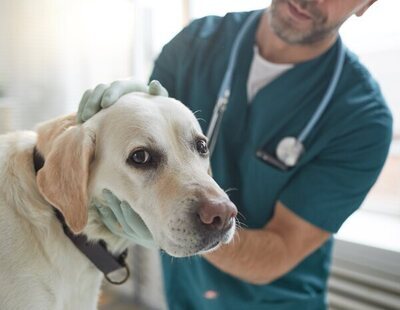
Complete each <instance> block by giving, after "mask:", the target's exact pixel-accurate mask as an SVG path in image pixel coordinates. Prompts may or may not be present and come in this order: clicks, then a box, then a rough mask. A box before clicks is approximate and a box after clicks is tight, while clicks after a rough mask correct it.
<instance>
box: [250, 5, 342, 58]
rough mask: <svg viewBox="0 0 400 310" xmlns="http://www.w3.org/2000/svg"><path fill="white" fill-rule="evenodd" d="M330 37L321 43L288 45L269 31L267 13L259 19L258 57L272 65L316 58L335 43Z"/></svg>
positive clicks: (257, 35) (333, 37)
mask: <svg viewBox="0 0 400 310" xmlns="http://www.w3.org/2000/svg"><path fill="white" fill-rule="evenodd" d="M336 38H337V35H332V36H330V37H328V38H326V39H324V40H322V41H319V42H317V43H314V44H309V45H300V44H288V43H286V42H284V41H282V40H281V39H280V38H279V37H278V36H277V35H276V34H275V33H274V32H273V30H272V29H271V26H270V24H269V22H268V11H265V12H264V14H263V16H262V17H261V21H260V23H259V26H258V29H257V33H256V43H257V46H258V48H259V51H260V55H261V56H262V57H263V58H265V59H267V60H268V61H270V62H273V63H286V64H295V63H300V62H304V61H307V60H310V59H313V58H316V57H318V56H319V55H321V54H323V53H324V52H325V51H327V50H328V49H329V48H330V47H331V46H332V45H333V44H334V43H335V41H336Z"/></svg>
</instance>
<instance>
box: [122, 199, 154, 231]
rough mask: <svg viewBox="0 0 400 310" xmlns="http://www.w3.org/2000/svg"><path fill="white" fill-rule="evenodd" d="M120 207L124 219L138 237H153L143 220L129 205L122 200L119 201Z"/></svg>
mask: <svg viewBox="0 0 400 310" xmlns="http://www.w3.org/2000/svg"><path fill="white" fill-rule="evenodd" d="M121 209H122V213H123V215H124V218H125V219H126V223H127V224H128V225H129V226H130V227H131V230H133V231H134V232H135V233H136V234H137V236H138V237H139V238H143V239H153V236H152V234H151V232H150V230H149V229H148V228H147V226H146V224H145V223H144V222H143V219H142V218H141V217H140V216H139V214H137V213H136V212H135V211H134V210H133V209H132V208H131V206H130V205H129V204H128V203H127V202H125V201H123V202H121Z"/></svg>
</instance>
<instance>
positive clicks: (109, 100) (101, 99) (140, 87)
mask: <svg viewBox="0 0 400 310" xmlns="http://www.w3.org/2000/svg"><path fill="white" fill-rule="evenodd" d="M131 92H144V93H148V94H150V95H154V96H164V97H168V92H167V90H166V89H165V88H164V87H162V85H161V84H160V82H158V81H155V80H154V81H151V82H150V84H149V85H148V86H147V85H145V84H143V83H139V82H135V81H132V80H125V81H115V82H113V83H111V84H110V85H106V84H99V85H97V86H96V87H95V88H94V89H93V90H92V89H88V90H87V91H85V93H84V94H83V97H82V99H81V102H80V104H79V108H78V113H77V115H76V117H77V121H78V123H83V122H85V121H87V120H88V119H89V118H91V117H92V116H93V115H95V114H96V113H97V112H99V111H100V110H101V109H105V108H108V107H109V106H111V105H113V104H114V103H115V102H117V100H118V99H119V98H121V97H122V96H123V95H125V94H128V93H131Z"/></svg>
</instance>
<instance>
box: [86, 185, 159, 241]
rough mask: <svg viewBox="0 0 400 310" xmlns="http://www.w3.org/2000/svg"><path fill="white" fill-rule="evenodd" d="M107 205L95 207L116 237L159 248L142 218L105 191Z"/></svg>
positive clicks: (104, 196)
mask: <svg viewBox="0 0 400 310" xmlns="http://www.w3.org/2000/svg"><path fill="white" fill-rule="evenodd" d="M103 198H104V200H105V202H106V203H105V204H104V205H103V204H100V203H98V202H96V203H93V206H94V207H95V209H96V210H97V211H98V213H99V216H100V218H101V220H102V222H103V223H104V225H105V226H106V227H107V228H108V229H109V230H110V231H111V232H112V233H113V234H114V235H116V236H119V237H121V238H125V239H127V240H129V241H132V242H134V243H137V244H139V245H142V246H144V247H146V248H158V246H157V245H156V243H155V242H154V239H153V236H152V234H151V232H150V230H149V229H148V228H147V226H146V224H145V223H144V222H143V220H142V218H141V217H140V216H139V215H138V214H137V213H136V212H135V211H134V210H133V209H132V208H131V206H130V205H129V204H128V203H127V202H125V201H121V200H119V199H118V198H117V197H116V196H115V195H114V194H113V193H112V192H111V191H109V190H107V189H104V190H103Z"/></svg>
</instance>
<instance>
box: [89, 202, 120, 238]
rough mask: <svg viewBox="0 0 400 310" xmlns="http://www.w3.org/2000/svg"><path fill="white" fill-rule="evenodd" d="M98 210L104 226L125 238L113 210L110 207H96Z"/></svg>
mask: <svg viewBox="0 0 400 310" xmlns="http://www.w3.org/2000/svg"><path fill="white" fill-rule="evenodd" d="M96 210H97V211H98V212H99V214H100V217H101V220H102V222H103V223H104V225H106V227H107V228H108V229H109V230H110V231H111V232H113V233H114V234H116V235H118V236H120V237H123V230H122V226H121V225H120V224H119V223H118V221H117V218H116V217H115V215H114V213H113V212H112V210H111V209H110V208H108V207H99V206H97V205H96Z"/></svg>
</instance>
